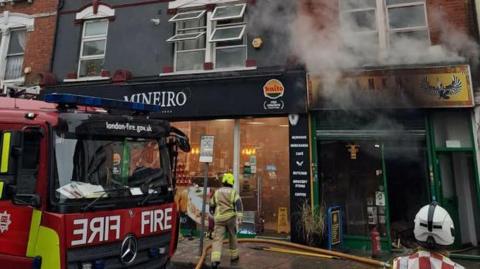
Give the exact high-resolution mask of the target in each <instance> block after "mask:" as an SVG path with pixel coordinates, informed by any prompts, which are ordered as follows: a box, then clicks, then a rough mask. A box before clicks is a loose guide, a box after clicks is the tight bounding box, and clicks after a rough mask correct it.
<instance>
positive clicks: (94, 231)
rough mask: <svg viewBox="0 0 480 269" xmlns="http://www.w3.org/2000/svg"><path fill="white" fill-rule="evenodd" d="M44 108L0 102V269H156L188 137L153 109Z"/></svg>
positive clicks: (69, 98) (64, 100) (93, 102)
mask: <svg viewBox="0 0 480 269" xmlns="http://www.w3.org/2000/svg"><path fill="white" fill-rule="evenodd" d="M44 100H45V101H46V102H42V101H33V100H23V99H15V98H0V268H3V269H6V268H15V269H22V268H29V269H31V268H41V269H56V268H62V269H67V268H69V269H70V268H75V269H77V268H78V269H87V268H88V269H90V268H91V269H102V268H165V267H166V264H167V263H168V261H169V259H170V257H171V256H172V255H173V253H174V251H175V249H176V244H177V239H178V237H177V235H178V225H179V221H178V214H177V210H176V207H175V204H174V202H173V201H174V191H175V186H174V184H175V178H174V177H175V175H174V171H175V165H176V153H177V150H178V149H181V150H183V151H189V150H190V146H189V144H188V138H187V137H186V136H185V135H184V134H183V133H182V132H180V131H179V130H177V129H175V128H173V127H171V126H170V124H169V123H168V122H167V121H164V120H161V119H159V117H156V116H155V114H156V111H158V107H156V106H149V105H143V104H137V103H128V102H123V101H114V100H109V99H100V98H94V97H86V96H75V95H63V94H52V95H47V96H45V99H44ZM94 107H96V108H94ZM98 107H100V108H102V109H99V108H98Z"/></svg>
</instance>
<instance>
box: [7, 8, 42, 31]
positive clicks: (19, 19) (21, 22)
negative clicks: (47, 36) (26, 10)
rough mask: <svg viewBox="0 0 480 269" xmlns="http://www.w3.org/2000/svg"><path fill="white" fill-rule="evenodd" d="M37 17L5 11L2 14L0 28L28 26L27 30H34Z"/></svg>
mask: <svg viewBox="0 0 480 269" xmlns="http://www.w3.org/2000/svg"><path fill="white" fill-rule="evenodd" d="M34 22H35V19H34V17H33V16H30V15H27V14H22V13H13V12H9V11H4V12H3V13H2V14H1V15H0V30H1V31H4V30H6V29H11V28H26V29H27V32H30V31H33V30H34Z"/></svg>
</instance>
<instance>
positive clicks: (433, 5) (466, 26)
mask: <svg viewBox="0 0 480 269" xmlns="http://www.w3.org/2000/svg"><path fill="white" fill-rule="evenodd" d="M300 1H303V3H304V4H303V5H302V7H301V9H300V12H302V13H304V14H308V15H310V16H312V17H313V18H316V26H317V27H319V29H323V28H327V27H335V26H337V25H338V22H339V21H338V18H339V16H338V0H300ZM472 1H473V0H426V2H427V17H428V24H429V28H430V38H431V40H432V44H438V43H439V42H440V32H441V30H442V28H444V27H446V26H447V25H449V26H451V27H454V28H455V30H459V31H462V32H464V33H467V34H468V35H470V36H476V35H477V34H476V32H475V22H474V20H473V13H474V11H473V10H472V9H473V3H472Z"/></svg>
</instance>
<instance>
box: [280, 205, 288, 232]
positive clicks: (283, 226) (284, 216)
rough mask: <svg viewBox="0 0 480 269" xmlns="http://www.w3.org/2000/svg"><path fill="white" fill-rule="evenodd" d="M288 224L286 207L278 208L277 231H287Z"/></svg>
mask: <svg viewBox="0 0 480 269" xmlns="http://www.w3.org/2000/svg"><path fill="white" fill-rule="evenodd" d="M289 232H290V224H289V222H288V209H287V208H286V207H279V208H278V216H277V233H289Z"/></svg>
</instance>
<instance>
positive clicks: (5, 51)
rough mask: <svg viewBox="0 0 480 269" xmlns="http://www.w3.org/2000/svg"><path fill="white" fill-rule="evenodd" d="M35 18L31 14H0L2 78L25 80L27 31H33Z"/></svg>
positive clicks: (0, 64)
mask: <svg viewBox="0 0 480 269" xmlns="http://www.w3.org/2000/svg"><path fill="white" fill-rule="evenodd" d="M33 23H34V19H33V18H32V17H31V16H29V15H24V14H18V13H9V12H8V11H5V12H4V13H3V14H2V15H0V31H1V42H0V79H2V80H13V81H23V61H24V54H25V47H26V36H27V31H33Z"/></svg>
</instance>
